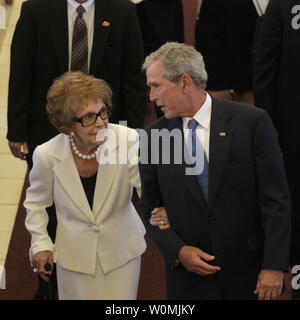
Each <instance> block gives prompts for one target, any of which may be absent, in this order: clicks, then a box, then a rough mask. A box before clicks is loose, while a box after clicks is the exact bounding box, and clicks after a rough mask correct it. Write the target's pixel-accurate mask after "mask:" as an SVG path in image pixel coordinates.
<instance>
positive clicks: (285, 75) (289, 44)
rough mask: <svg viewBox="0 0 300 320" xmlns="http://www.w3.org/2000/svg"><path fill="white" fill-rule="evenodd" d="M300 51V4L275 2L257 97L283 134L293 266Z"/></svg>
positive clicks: (299, 242)
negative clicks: (290, 212) (290, 216)
mask: <svg viewBox="0 0 300 320" xmlns="http://www.w3.org/2000/svg"><path fill="white" fill-rule="evenodd" d="M299 51H300V2H299V1H298V0H271V1H270V2H269V5H268V7H267V10H266V13H265V16H264V20H263V25H262V29H261V34H260V38H259V43H258V48H257V60H256V68H255V79H254V80H255V81H254V94H255V105H256V106H257V107H260V108H262V109H264V110H266V111H267V112H268V113H269V114H270V116H271V118H272V120H273V124H274V126H275V128H276V130H277V132H278V134H279V141H280V145H281V148H282V153H283V159H284V163H285V167H286V172H287V178H288V182H289V187H290V193H291V199H292V241H291V252H290V264H291V266H293V265H296V264H300V125H299V124H300V108H299V106H300V96H299V92H298V91H299V78H300V58H299ZM298 292H299V290H298ZM293 294H294V296H295V294H296V292H295V291H294V292H293ZM298 295H299V293H298Z"/></svg>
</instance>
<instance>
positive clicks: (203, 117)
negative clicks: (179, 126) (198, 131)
mask: <svg viewBox="0 0 300 320" xmlns="http://www.w3.org/2000/svg"><path fill="white" fill-rule="evenodd" d="M211 105H212V100H211V97H210V95H209V94H208V93H207V92H206V97H205V101H204V103H203V105H202V106H201V108H200V109H199V110H198V111H197V112H196V113H195V115H194V117H193V118H194V119H195V120H197V122H198V123H199V125H201V126H202V127H203V128H205V129H208V128H209V125H210V116H211ZM190 119H191V118H188V117H184V118H182V120H183V128H184V129H187V125H188V122H189V120H190Z"/></svg>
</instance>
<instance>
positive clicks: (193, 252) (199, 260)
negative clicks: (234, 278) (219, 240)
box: [177, 246, 221, 276]
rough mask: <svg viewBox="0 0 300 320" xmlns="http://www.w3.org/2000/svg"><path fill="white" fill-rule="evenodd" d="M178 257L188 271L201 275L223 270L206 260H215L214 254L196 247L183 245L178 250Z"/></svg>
mask: <svg viewBox="0 0 300 320" xmlns="http://www.w3.org/2000/svg"><path fill="white" fill-rule="evenodd" d="M177 257H178V260H179V261H180V262H181V263H182V264H183V266H184V267H185V268H186V270H187V271H189V272H194V273H197V274H199V275H200V276H208V275H210V274H214V273H216V272H217V271H220V270H221V268H220V267H218V266H212V265H210V264H208V263H206V262H205V261H213V260H215V257H214V256H212V255H210V254H207V253H205V252H203V251H202V250H200V249H199V248H196V247H191V246H183V247H182V248H181V249H180V250H179V251H178V255H177ZM204 260H205V261H204Z"/></svg>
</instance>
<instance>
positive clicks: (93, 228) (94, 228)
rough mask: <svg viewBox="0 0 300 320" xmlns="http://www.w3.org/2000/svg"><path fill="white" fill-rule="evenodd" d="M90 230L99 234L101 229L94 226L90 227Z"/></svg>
mask: <svg viewBox="0 0 300 320" xmlns="http://www.w3.org/2000/svg"><path fill="white" fill-rule="evenodd" d="M89 228H90V229H91V230H93V231H95V232H98V231H99V227H97V226H93V225H91V224H90V225H89Z"/></svg>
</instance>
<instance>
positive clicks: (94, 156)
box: [69, 132, 99, 160]
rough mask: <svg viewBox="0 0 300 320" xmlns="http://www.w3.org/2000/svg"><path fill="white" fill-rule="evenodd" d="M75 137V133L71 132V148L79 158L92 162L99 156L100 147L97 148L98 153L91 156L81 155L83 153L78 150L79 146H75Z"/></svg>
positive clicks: (95, 152)
mask: <svg viewBox="0 0 300 320" xmlns="http://www.w3.org/2000/svg"><path fill="white" fill-rule="evenodd" d="M73 136H74V133H73V132H71V134H70V135H69V138H70V144H71V148H72V149H73V151H74V153H75V154H76V155H77V156H78V157H79V158H81V159H83V160H91V159H94V158H96V155H97V153H98V150H99V147H98V148H97V150H96V151H94V152H93V153H91V154H83V153H81V152H80V151H79V150H78V148H77V146H76V144H75V141H74V139H73Z"/></svg>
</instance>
